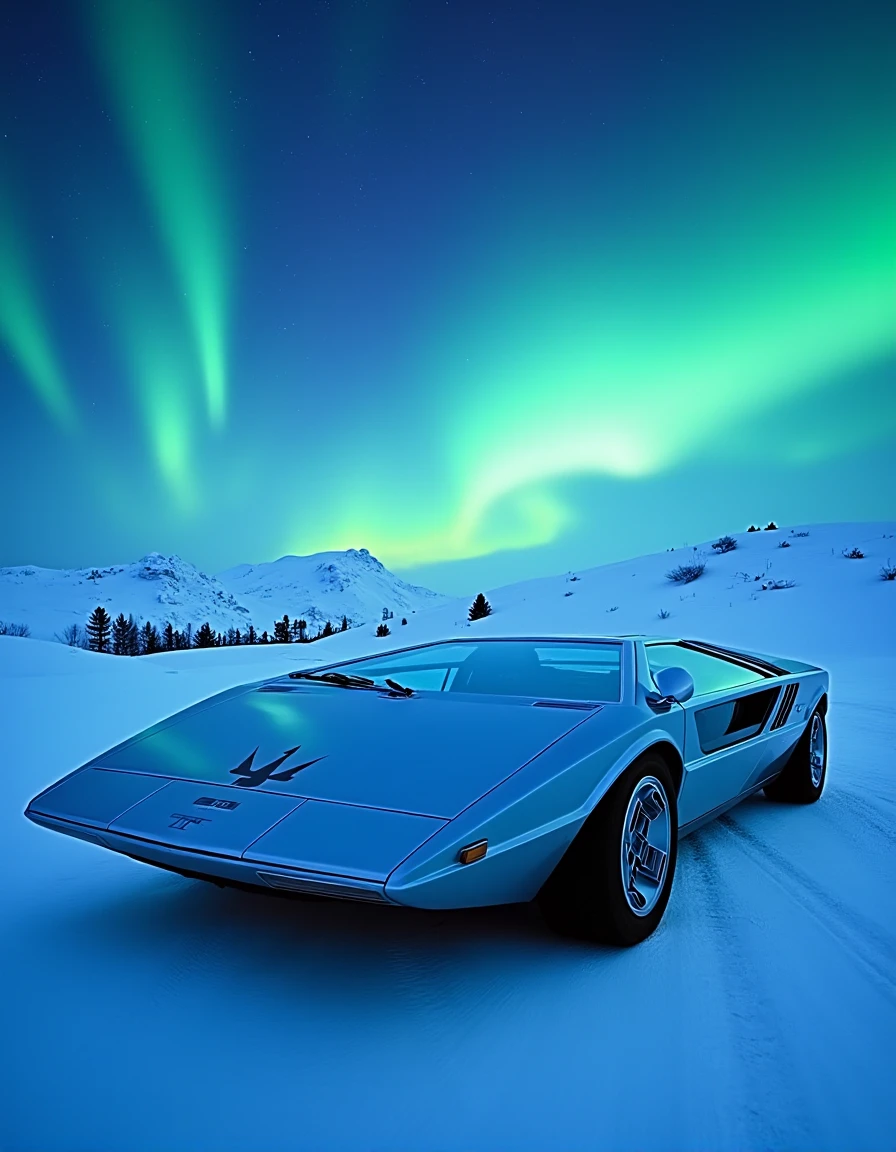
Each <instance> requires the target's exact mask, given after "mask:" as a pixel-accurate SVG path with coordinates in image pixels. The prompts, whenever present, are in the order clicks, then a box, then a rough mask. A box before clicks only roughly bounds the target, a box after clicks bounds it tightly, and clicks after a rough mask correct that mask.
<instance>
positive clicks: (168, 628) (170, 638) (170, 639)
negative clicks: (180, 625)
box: [162, 620, 176, 652]
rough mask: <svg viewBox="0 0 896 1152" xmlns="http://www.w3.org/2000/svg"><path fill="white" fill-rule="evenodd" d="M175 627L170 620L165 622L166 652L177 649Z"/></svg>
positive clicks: (164, 641)
mask: <svg viewBox="0 0 896 1152" xmlns="http://www.w3.org/2000/svg"><path fill="white" fill-rule="evenodd" d="M174 635H175V634H174V626H173V625H172V623H171V621H170V620H167V621H166V622H165V628H164V630H163V632H162V647H163V648H164V649H165V651H166V652H171V651H173V649H174V648H175V647H176V645H175V642H174Z"/></svg>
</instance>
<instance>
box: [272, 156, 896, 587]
mask: <svg viewBox="0 0 896 1152" xmlns="http://www.w3.org/2000/svg"><path fill="white" fill-rule="evenodd" d="M843 171H844V172H846V173H849V176H844V177H842V178H841V179H840V180H839V181H830V180H829V181H828V182H827V184H825V183H824V182H823V181H821V180H819V183H818V184H817V185H816V186H815V187H814V188H813V195H812V197H811V201H810V200H808V199H807V198H806V196H805V190H804V189H802V188H794V189H791V190H790V191H791V195H790V198H789V199H787V198H785V199H777V198H770V199H766V200H764V199H763V198H762V197H761V196H757V197H756V198H755V199H754V200H753V201H752V202H751V203H750V204H749V205H748V206H746V207H745V208H744V210H743V214H742V215H741V216H740V217H739V218H738V219H737V221H736V227H734V228H732V226H731V220H730V218H729V216H728V215H727V214H726V212H725V211H724V210H722V209H719V208H716V209H713V206H712V204H710V203H706V204H704V205H703V206H702V210H700V211H699V212H697V213H695V215H694V218H693V219H692V220H691V221H686V222H685V224H684V225H683V226H680V227H679V228H678V229H676V228H675V227H673V226H672V224H671V222H670V221H669V220H668V218H663V217H661V218H659V219H657V218H655V217H654V218H643V219H642V218H635V219H633V220H632V221H631V225H630V229H629V230H627V231H624V232H622V233H621V234H620V235H618V236H616V237H615V238H614V240H613V241H612V242H608V241H607V239H606V237H604V236H598V235H595V236H594V237H593V238H590V239H589V238H587V237H586V238H585V239H584V240H583V236H582V234H581V233H577V234H574V233H570V232H569V231H567V232H564V231H562V228H557V229H556V230H555V233H554V234H553V235H550V234H548V235H547V236H546V235H545V225H544V223H542V224H541V226H540V228H539V229H538V230H537V231H538V235H537V244H538V247H537V250H533V246H532V243H531V240H529V239H527V238H528V237H531V236H532V235H533V232H534V231H536V230H535V229H533V228H532V226H531V222H527V221H526V220H521V221H520V222H519V224H518V226H517V227H516V229H511V230H510V231H509V234H508V235H507V237H506V238H505V240H504V242H503V243H502V244H501V245H500V246H499V247H498V248H497V250H493V251H492V252H491V254H490V256H489V257H488V258H487V259H486V260H485V262H484V266H483V267H482V268H480V269H472V270H470V274H469V276H468V280H469V282H470V283H471V284H473V285H475V286H476V290H475V291H474V292H471V293H470V295H469V297H468V298H467V299H466V300H465V301H464V302H463V303H462V306H461V307H460V308H459V309H456V311H455V314H454V315H448V316H446V317H443V318H442V321H443V322H442V323H440V324H439V325H438V328H437V329H435V330H434V331H433V333H432V334H431V335H430V337H429V339H428V341H427V342H426V344H425V346H424V347H422V348H421V351H420V364H419V375H420V378H421V379H425V380H426V381H427V388H428V389H431V392H432V395H433V396H434V397H442V398H444V399H443V400H441V401H434V403H435V404H436V405H437V406H439V405H440V406H441V410H437V411H433V412H431V413H430V418H431V419H434V420H437V421H438V423H439V426H440V427H441V428H443V429H444V453H445V472H446V476H445V483H444V487H443V491H444V493H445V497H446V499H445V501H444V503H443V504H442V506H441V507H433V506H431V505H430V506H427V507H425V508H415V507H413V506H412V507H411V508H408V509H407V511H406V518H405V519H404V522H403V524H402V529H403V530H402V531H401V532H400V534H396V532H395V523H394V520H393V519H392V518H391V516H390V515H388V513H387V514H386V515H384V513H383V510H384V508H388V507H389V506H390V504H391V501H390V500H386V499H379V498H377V499H374V498H373V497H372V496H370V497H368V498H367V499H366V500H364V501H363V502H361V501H360V498H359V497H358V496H357V495H355V496H353V497H352V498H351V500H349V499H345V500H339V501H338V502H336V503H337V506H338V507H341V508H351V509H352V511H351V513H350V514H348V515H346V516H345V518H344V519H343V520H342V521H339V520H337V537H338V538H339V540H340V541H341V543H340V544H338V545H336V544H334V543H333V534H332V533H333V525H332V523H330V524H329V525H328V526H327V527H326V528H325V527H324V525H323V524H322V525H321V529H320V533H319V534H318V533H311V532H309V525H308V524H307V522H306V523H305V524H304V526H303V532H302V533H301V536H300V537H299V538H298V539H297V538H296V537H293V538H292V539H290V540H288V541H286V542H285V543H287V545H288V547H290V548H291V549H292V550H295V551H315V550H318V549H323V548H324V547H335V546H338V547H343V546H345V547H347V546H349V542H350V541H357V540H359V539H362V540H367V541H370V542H371V545H370V546H371V547H372V548H374V549H375V550H376V551H377V554H378V555H380V556H382V557H383V558H384V559H386V561H387V562H388V563H391V564H392V565H395V566H413V565H416V564H424V563H430V562H434V561H442V560H455V559H464V558H469V557H474V556H484V555H488V554H490V553H494V552H497V551H500V550H503V549H514V548H531V547H536V546H539V545H543V544H547V543H550V542H552V541H554V540H556V539H557V538H558V536H559V535H560V534H561V533H562V532H563V531H565V530H567V529H569V528H571V527H573V526H574V525H575V523H576V519H577V517H576V513H575V510H574V509H573V508H571V507H569V506H568V505H567V504H566V503H565V502H564V501H563V499H562V498H561V497H560V495H559V494H558V493H557V492H556V491H555V490H554V488H555V486H556V482H557V481H560V480H562V479H563V478H568V477H575V476H582V475H601V474H603V475H606V476H615V477H621V478H632V479H636V478H643V477H648V476H655V475H659V474H661V473H663V472H667V471H670V470H672V469H673V468H674V467H675V466H676V465H679V464H682V463H684V462H687V461H688V460H689V459H694V458H697V457H699V456H701V455H703V456H712V455H713V454H714V453H715V452H717V451H718V446H719V445H720V444H724V452H723V455H724V457H725V458H727V459H729V460H731V459H737V458H742V459H744V461H745V462H751V461H752V460H753V458H754V457H755V452H756V449H757V445H756V444H754V443H747V442H742V441H741V440H740V438H739V428H740V426H741V425H742V424H743V422H745V421H746V420H748V419H749V418H751V417H755V416H758V415H761V414H763V413H768V412H771V411H773V410H774V409H775V408H776V407H777V406H778V405H781V404H782V403H784V402H786V401H788V400H792V399H793V398H795V397H802V398H804V400H805V402H806V403H807V404H808V403H812V401H813V394H814V393H815V392H817V391H818V390H820V389H822V388H823V387H824V386H826V385H827V384H828V382H829V381H830V379H831V378H832V377H838V376H846V375H847V374H849V373H850V372H852V371H854V370H857V369H861V368H862V367H863V366H864V365H866V364H868V363H869V362H872V361H875V360H877V359H880V358H883V357H885V356H887V355H889V354H891V353H892V352H893V351H894V349H896V212H894V210H893V205H894V203H896V168H893V167H890V168H889V169H888V168H886V167H885V166H884V165H883V164H882V163H881V161H880V160H879V159H874V160H869V159H868V158H867V156H866V157H856V158H854V160H853V162H852V163H846V164H844V168H843ZM805 179H806V183H807V185H811V182H812V175H811V173H806V174H805ZM719 200H720V203H724V204H726V205H727V207H728V209H729V211H730V202H731V194H730V192H729V193H728V194H727V196H725V197H722V196H720V197H719ZM578 223H579V224H581V221H578ZM484 247H486V246H485V245H484ZM545 253H550V255H549V256H546V255H545ZM471 412H475V419H471V418H470V413H471ZM857 419H858V420H859V423H860V424H861V425H862V430H863V433H864V434H863V435H862V436H861V438H862V439H863V440H864V442H866V443H870V442H873V441H874V440H875V438H876V436H877V434H878V431H879V429H880V427H881V424H882V423H883V424H884V425H886V426H888V427H892V426H893V424H894V420H896V394H894V395H893V396H892V398H891V401H890V405H889V410H888V411H886V412H881V411H872V410H867V411H865V412H862V413H860V414H857ZM839 437H840V430H839V428H838V426H837V425H836V424H833V423H832V424H831V425H830V426H829V428H828V432H827V440H826V442H816V443H815V444H813V447H812V456H813V458H814V459H815V460H821V459H825V458H828V457H830V456H834V455H836V454H837V453H838V451H839V450H840V447H841V446H840V444H839ZM855 439H856V437H855V435H853V441H855ZM792 456H793V459H797V458H800V459H805V452H804V451H803V450H802V449H800V447H799V446H798V443H797V446H795V447H794V450H793V453H792Z"/></svg>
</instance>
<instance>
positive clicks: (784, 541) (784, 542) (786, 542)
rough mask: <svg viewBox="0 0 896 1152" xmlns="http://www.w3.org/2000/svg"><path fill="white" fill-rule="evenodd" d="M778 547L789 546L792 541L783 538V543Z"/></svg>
mask: <svg viewBox="0 0 896 1152" xmlns="http://www.w3.org/2000/svg"><path fill="white" fill-rule="evenodd" d="M778 547H779V548H789V547H790V542H789V541H788V540H782V541H781V543H780V544H779V545H778Z"/></svg>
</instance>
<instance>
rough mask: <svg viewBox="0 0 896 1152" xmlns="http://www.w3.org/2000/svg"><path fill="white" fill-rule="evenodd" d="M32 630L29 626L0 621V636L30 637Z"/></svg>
mask: <svg viewBox="0 0 896 1152" xmlns="http://www.w3.org/2000/svg"><path fill="white" fill-rule="evenodd" d="M30 635H31V629H30V628H29V627H28V625H27V624H13V623H11V622H10V623H8V624H7V623H4V621H3V620H0V636H30Z"/></svg>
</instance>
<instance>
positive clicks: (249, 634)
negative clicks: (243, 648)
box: [246, 624, 258, 644]
mask: <svg viewBox="0 0 896 1152" xmlns="http://www.w3.org/2000/svg"><path fill="white" fill-rule="evenodd" d="M246 643H247V644H257V643H258V637H257V636H256V634H255V625H254V624H250V625H249V627H248V628H247V629H246Z"/></svg>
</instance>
